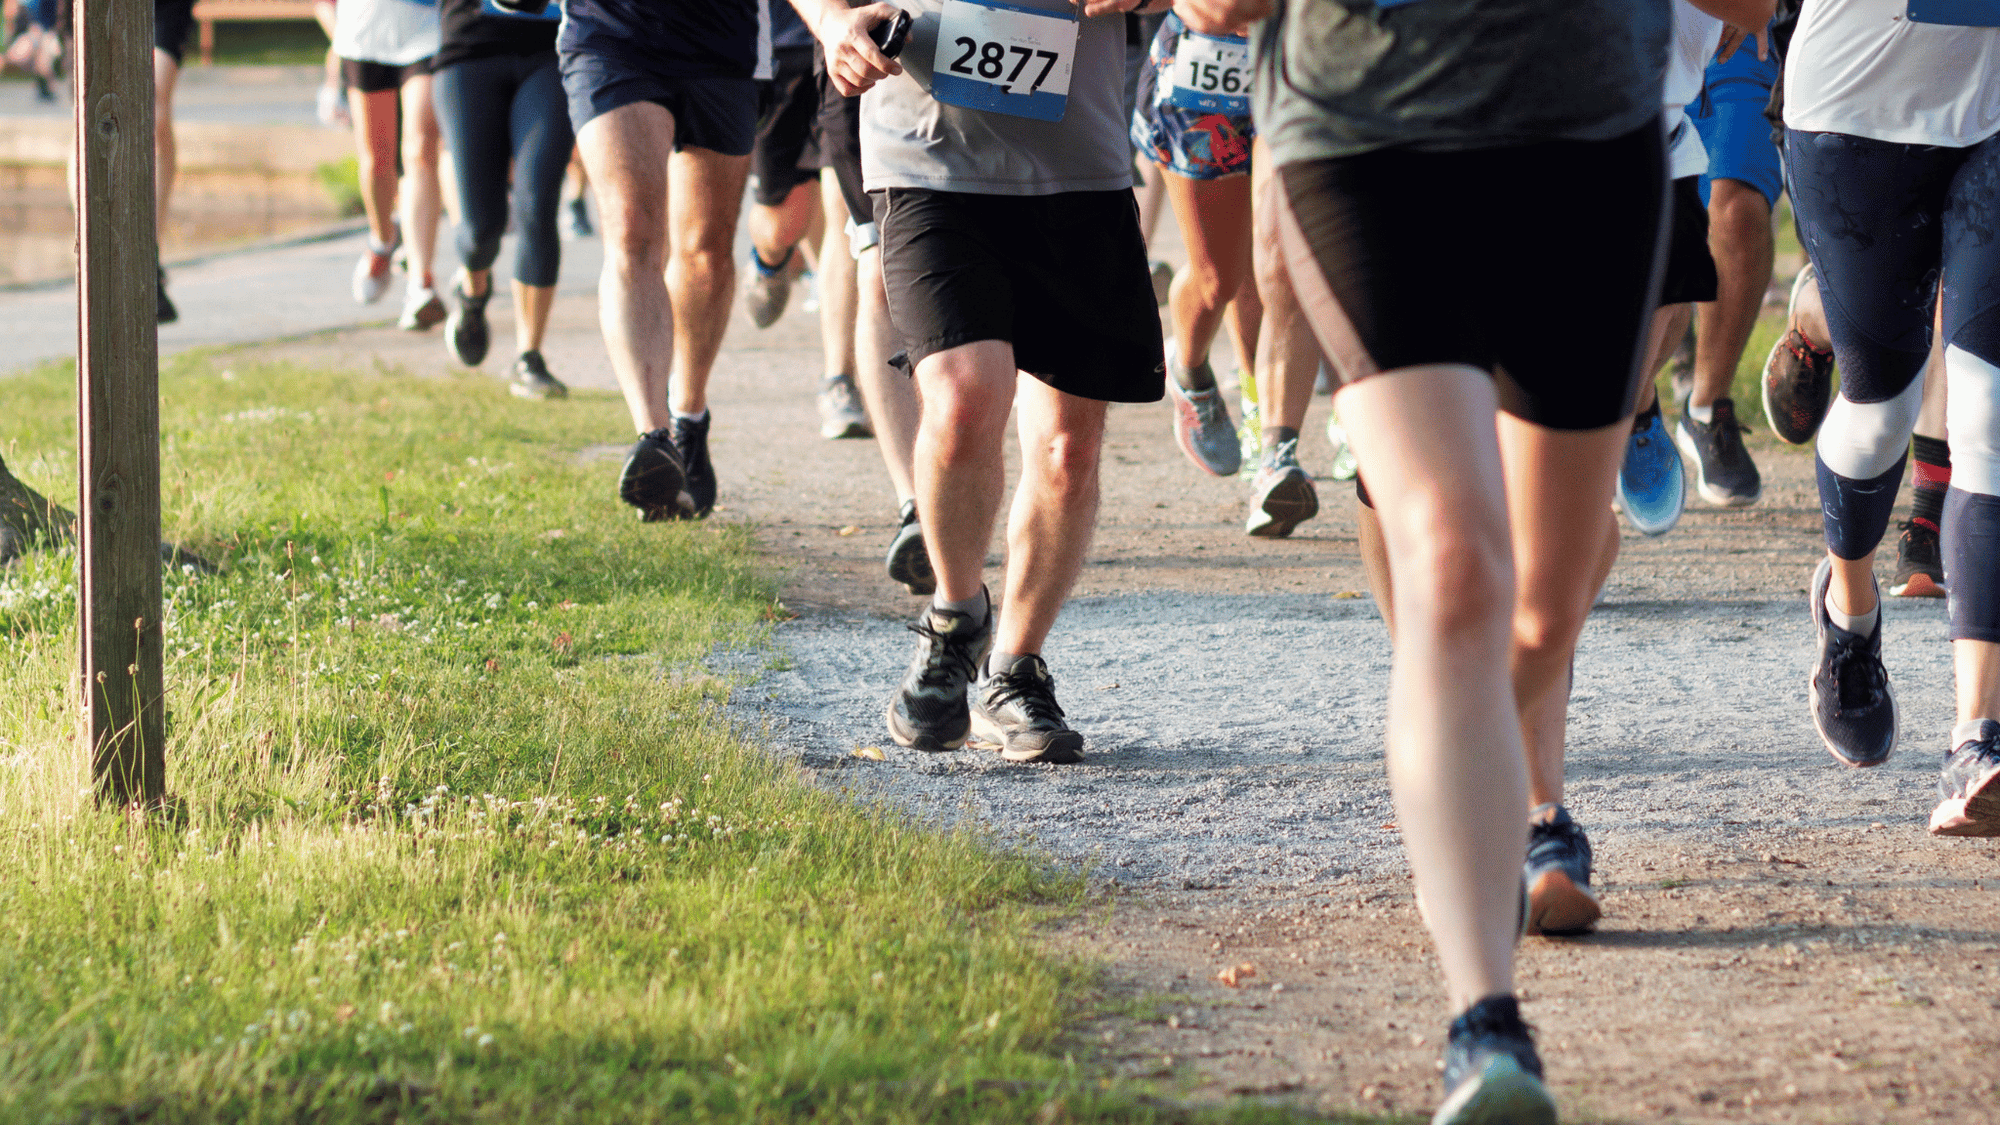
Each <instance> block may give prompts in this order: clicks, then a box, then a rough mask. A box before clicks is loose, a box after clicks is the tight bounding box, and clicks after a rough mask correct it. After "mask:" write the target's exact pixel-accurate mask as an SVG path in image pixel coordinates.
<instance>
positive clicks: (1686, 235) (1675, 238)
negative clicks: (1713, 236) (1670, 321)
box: [1660, 176, 1720, 305]
mask: <svg viewBox="0 0 2000 1125" xmlns="http://www.w3.org/2000/svg"><path fill="white" fill-rule="evenodd" d="M1700 185H1701V177H1700V176H1682V177H1681V178H1680V179H1678V180H1675V181H1674V199H1673V203H1672V211H1673V219H1672V227H1671V229H1670V230H1669V232H1668V234H1667V264H1666V270H1665V273H1664V275H1663V276H1662V278H1661V281H1660V304H1662V305H1685V304H1689V303H1691V302H1695V301H1713V300H1715V290H1716V286H1717V285H1719V284H1720V282H1719V281H1718V280H1717V279H1716V276H1715V256H1714V255H1713V254H1710V253H1709V252H1708V208H1707V207H1706V206H1705V205H1703V203H1702V201H1701V186H1700Z"/></svg>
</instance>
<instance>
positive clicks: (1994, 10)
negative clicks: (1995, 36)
mask: <svg viewBox="0 0 2000 1125" xmlns="http://www.w3.org/2000/svg"><path fill="white" fill-rule="evenodd" d="M1909 14H1910V22H1911V23H1948V24H1954V25H1956V26H1958V27H2000V0H1910V9H1909Z"/></svg>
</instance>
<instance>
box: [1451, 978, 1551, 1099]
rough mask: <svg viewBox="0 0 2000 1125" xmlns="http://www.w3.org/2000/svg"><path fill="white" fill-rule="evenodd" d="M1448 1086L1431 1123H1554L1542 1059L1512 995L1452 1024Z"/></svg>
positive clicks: (1467, 1012) (1489, 1002)
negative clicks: (1544, 1080) (1544, 1082)
mask: <svg viewBox="0 0 2000 1125" xmlns="http://www.w3.org/2000/svg"><path fill="white" fill-rule="evenodd" d="M1444 1088H1445V1099H1444V1104H1443V1105H1441V1106H1439V1107H1438V1111H1437V1113H1436V1115H1435V1116H1433V1117H1432V1118H1431V1125H1555V1120H1556V1103H1555V1100H1554V1099H1553V1098H1551V1097H1549V1091H1548V1087H1546V1086H1544V1085H1543V1084H1542V1058H1541V1056H1540V1055H1539V1054H1537V1053H1536V1052H1535V1039H1534V1035H1533V1034H1532V1033H1531V1032H1530V1031H1529V1030H1528V1025H1527V1024H1525V1023H1523V1022H1521V1005H1520V1002H1519V1001H1517V1000H1515V999H1514V997H1512V996H1488V997H1487V998H1486V999H1484V1000H1481V1001H1480V1002H1479V1003H1477V1004H1474V1005H1473V1006H1472V1007H1470V1008H1467V1009H1466V1010H1465V1012H1464V1014H1463V1015H1460V1016H1459V1017H1458V1018H1457V1019H1455V1020H1453V1021H1451V1032H1450V1035H1449V1038H1448V1039H1447V1040H1446V1043H1445V1050H1444Z"/></svg>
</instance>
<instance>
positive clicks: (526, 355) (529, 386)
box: [507, 352, 569, 399]
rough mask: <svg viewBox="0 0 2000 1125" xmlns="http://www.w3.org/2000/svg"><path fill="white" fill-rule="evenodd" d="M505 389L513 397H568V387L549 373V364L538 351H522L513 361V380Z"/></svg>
mask: <svg viewBox="0 0 2000 1125" xmlns="http://www.w3.org/2000/svg"><path fill="white" fill-rule="evenodd" d="M507 389H508V390H509V391H510V392H512V393H513V395H514V397H515V398H542V399H548V398H568V397H569V388H568V387H566V386H564V385H563V382H562V380H561V379H558V378H556V377H555V376H554V375H551V374H549V365H548V363H547V362H546V361H545V360H543V359H542V353H540V352H522V353H521V356H520V358H519V359H516V360H515V361H514V381H513V382H512V383H511V384H509V385H508V387H507Z"/></svg>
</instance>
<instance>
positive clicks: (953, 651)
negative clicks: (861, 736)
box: [888, 591, 993, 753]
mask: <svg viewBox="0 0 2000 1125" xmlns="http://www.w3.org/2000/svg"><path fill="white" fill-rule="evenodd" d="M982 592H983V591H982ZM909 628H910V631H911V632H912V633H915V634H916V635H917V636H918V638H919V640H918V641H917V651H916V653H915V654H914V655H913V656H911V658H910V667H909V670H908V671H906V672H904V673H903V682H902V683H901V684H900V685H898V686H897V688H896V694H895V696H894V697H892V698H891V699H890V700H889V715H888V718H889V737H890V738H893V739H895V740H896V745H898V746H908V747H910V748H911V749H913V750H926V751H930V752H933V753H935V752H938V751H943V750H956V749H958V748H959V747H961V746H964V745H965V739H966V736H967V735H968V734H970V733H971V731H972V713H971V708H970V707H969V706H968V705H967V704H966V700H965V689H966V688H967V686H968V685H970V684H971V683H972V680H973V677H975V676H977V675H978V674H979V665H980V664H981V663H983V662H984V661H985V659H986V654H987V652H989V651H990V650H991V649H992V648H993V603H992V601H991V600H990V598H989V600H988V601H987V608H986V616H985V619H984V620H981V621H974V620H973V619H972V615H971V614H969V613H957V612H954V611H952V610H948V609H939V608H938V607H937V606H935V605H932V606H927V607H925V609H924V612H923V614H922V615H921V616H919V617H918V618H917V623H916V624H914V625H911V626H910V627H909Z"/></svg>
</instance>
